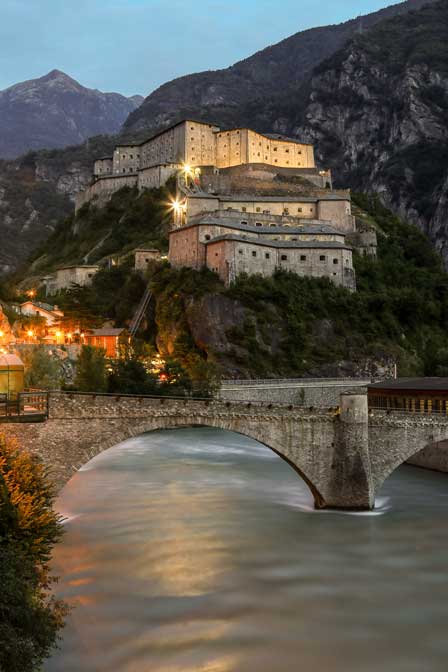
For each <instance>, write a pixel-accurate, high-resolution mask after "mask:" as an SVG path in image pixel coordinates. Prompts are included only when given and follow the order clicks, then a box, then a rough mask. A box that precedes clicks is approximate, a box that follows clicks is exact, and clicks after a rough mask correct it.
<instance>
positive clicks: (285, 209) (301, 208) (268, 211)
mask: <svg viewBox="0 0 448 672" xmlns="http://www.w3.org/2000/svg"><path fill="white" fill-rule="evenodd" d="M227 210H233V208H227ZM241 211H242V212H247V207H246V206H245V205H243V207H242V208H241ZM255 212H261V208H260V207H257V208H255ZM297 212H299V213H300V212H303V207H302V206H299V207H298V208H297ZM310 212H311V213H313V212H314V208H310ZM270 214H271V211H270V210H263V215H270ZM290 214H291V212H290V208H283V215H290ZM244 223H247V222H244ZM241 224H243V222H241Z"/></svg>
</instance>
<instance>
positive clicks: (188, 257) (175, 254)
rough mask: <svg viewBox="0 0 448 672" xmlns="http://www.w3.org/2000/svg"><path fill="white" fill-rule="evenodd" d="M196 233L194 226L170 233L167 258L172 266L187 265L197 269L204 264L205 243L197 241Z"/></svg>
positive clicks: (180, 266)
mask: <svg viewBox="0 0 448 672" xmlns="http://www.w3.org/2000/svg"><path fill="white" fill-rule="evenodd" d="M198 235H199V231H198V227H195V226H194V227H190V228H186V229H182V228H181V229H177V230H176V231H174V232H173V233H171V235H170V249H169V254H168V258H169V261H170V264H171V265H172V267H173V268H182V267H183V266H189V267H190V268H195V269H196V270H199V269H201V268H202V267H203V266H204V265H205V245H203V244H201V243H200V242H199V237H198Z"/></svg>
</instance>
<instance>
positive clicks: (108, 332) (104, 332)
mask: <svg viewBox="0 0 448 672" xmlns="http://www.w3.org/2000/svg"><path fill="white" fill-rule="evenodd" d="M124 331H126V330H125V329H124V327H121V328H118V329H117V328H112V327H111V328H110V329H109V328H106V329H92V332H91V333H89V334H87V337H89V336H121V334H122V333H123V332H124Z"/></svg>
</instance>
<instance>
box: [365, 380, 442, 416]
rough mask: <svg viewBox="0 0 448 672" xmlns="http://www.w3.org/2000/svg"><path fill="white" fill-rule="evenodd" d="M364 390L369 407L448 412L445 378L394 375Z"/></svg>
mask: <svg viewBox="0 0 448 672" xmlns="http://www.w3.org/2000/svg"><path fill="white" fill-rule="evenodd" d="M367 390H368V400H369V408H375V409H383V410H385V411H406V412H413V413H429V414H432V413H443V414H444V415H448V378H397V379H396V380H386V381H383V382H381V383H373V384H372V385H369V386H368V388H367Z"/></svg>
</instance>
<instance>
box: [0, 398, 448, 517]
mask: <svg viewBox="0 0 448 672" xmlns="http://www.w3.org/2000/svg"><path fill="white" fill-rule="evenodd" d="M200 425H202V426H208V427H217V428H220V429H224V430H228V431H233V432H237V433H240V434H244V435H245V436H249V437H251V438H253V439H255V440H256V441H259V442H260V443H262V444H264V445H265V446H266V447H267V448H270V449H271V450H273V451H274V452H275V453H277V454H278V455H279V456H280V457H282V458H283V459H284V460H285V461H286V462H288V464H290V466H291V467H293V468H294V469H295V470H296V472H297V473H298V474H299V475H300V476H301V477H302V478H303V479H304V480H305V482H306V483H307V484H308V485H309V487H310V490H311V491H312V493H313V495H314V498H315V503H316V506H317V507H318V508H347V509H369V508H371V507H372V506H373V502H374V493H375V492H379V490H380V488H381V486H382V484H383V482H384V480H385V479H386V478H387V477H388V476H389V475H390V474H391V473H392V472H393V471H394V469H396V468H397V467H398V466H399V465H401V464H402V463H403V462H405V461H406V460H409V459H411V458H413V457H414V455H415V454H416V453H418V452H419V451H421V450H422V449H423V448H425V447H428V446H431V445H433V444H435V443H437V442H440V441H446V440H447V438H448V417H446V416H437V417H436V416H434V415H433V416H429V415H427V416H417V415H412V414H408V415H406V416H400V415H399V414H394V415H392V414H389V415H388V414H384V413H376V412H375V413H372V412H370V414H369V415H368V414H367V395H365V394H359V393H355V394H352V395H343V396H342V398H341V403H340V415H339V414H338V413H336V412H335V411H334V409H322V410H316V409H307V408H303V407H298V406H293V405H291V406H287V405H273V404H262V403H253V402H249V403H244V402H222V401H193V400H190V399H178V400H175V399H167V398H165V399H163V398H148V397H141V398H140V397H129V396H128V397H123V396H112V395H87V394H85V395H83V394H63V393H51V395H50V417H49V420H48V421H47V422H45V423H40V424H29V425H24V424H2V425H1V426H0V427H1V431H2V432H4V433H5V434H6V435H7V436H8V437H11V438H14V437H15V438H17V439H18V441H19V442H20V445H22V446H23V447H24V448H27V449H29V450H30V451H32V452H34V453H36V454H37V455H39V456H40V457H41V458H42V459H43V460H44V462H45V464H47V465H48V466H49V467H50V469H51V470H52V472H53V475H54V478H55V480H56V482H57V483H58V485H59V486H62V485H63V484H64V483H66V481H67V480H68V479H69V478H70V476H71V475H72V474H73V473H74V472H75V471H76V470H77V469H79V468H80V467H81V466H82V465H84V464H86V463H87V462H88V461H89V460H90V459H91V458H92V457H94V456H95V455H97V454H98V453H100V452H102V451H103V450H106V449H107V448H110V447H112V446H114V445H116V444H117V443H119V442H121V441H124V440H125V439H128V438H131V437H133V436H137V435H140V434H142V433H145V432H150V431H153V430H160V429H175V428H178V427H191V426H200Z"/></svg>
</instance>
